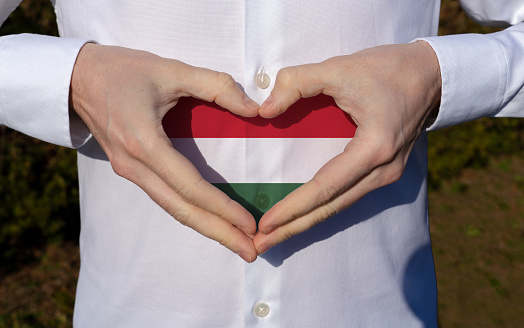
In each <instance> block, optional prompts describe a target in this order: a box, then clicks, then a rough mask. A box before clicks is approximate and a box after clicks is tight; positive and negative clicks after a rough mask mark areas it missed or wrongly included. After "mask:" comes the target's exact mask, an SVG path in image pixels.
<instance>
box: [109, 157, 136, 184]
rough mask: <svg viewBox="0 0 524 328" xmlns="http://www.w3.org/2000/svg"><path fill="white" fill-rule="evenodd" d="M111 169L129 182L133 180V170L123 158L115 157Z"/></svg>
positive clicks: (111, 161) (112, 159)
mask: <svg viewBox="0 0 524 328" xmlns="http://www.w3.org/2000/svg"><path fill="white" fill-rule="evenodd" d="M110 163H111V167H112V168H113V171H114V172H115V173H116V174H117V175H119V176H121V177H123V178H126V179H128V180H132V170H131V169H130V166H129V165H128V163H127V160H125V159H123V158H122V157H121V156H113V157H112V158H111V160H110Z"/></svg>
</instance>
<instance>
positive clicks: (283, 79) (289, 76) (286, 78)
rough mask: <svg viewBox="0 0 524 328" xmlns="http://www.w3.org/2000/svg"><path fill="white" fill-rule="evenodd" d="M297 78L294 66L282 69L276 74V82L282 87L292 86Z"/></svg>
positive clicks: (296, 69)
mask: <svg viewBox="0 0 524 328" xmlns="http://www.w3.org/2000/svg"><path fill="white" fill-rule="evenodd" d="M297 76H298V68H297V67H295V66H290V67H284V68H282V69H281V70H280V71H278V73H277V77H276V80H277V81H278V82H279V83H280V84H282V85H284V86H292V85H293V84H294V83H295V80H296V79H297Z"/></svg>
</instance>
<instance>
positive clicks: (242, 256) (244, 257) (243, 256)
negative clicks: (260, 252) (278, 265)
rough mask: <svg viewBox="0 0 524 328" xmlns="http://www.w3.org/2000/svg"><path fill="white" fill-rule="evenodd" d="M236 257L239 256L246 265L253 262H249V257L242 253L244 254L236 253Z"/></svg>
mask: <svg viewBox="0 0 524 328" xmlns="http://www.w3.org/2000/svg"><path fill="white" fill-rule="evenodd" d="M237 255H238V256H240V257H241V258H242V259H243V260H244V261H246V262H247V263H251V262H253V261H252V260H251V256H250V255H248V254H247V253H244V252H238V253H237Z"/></svg>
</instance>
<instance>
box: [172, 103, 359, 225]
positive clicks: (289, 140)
mask: <svg viewBox="0 0 524 328" xmlns="http://www.w3.org/2000/svg"><path fill="white" fill-rule="evenodd" d="M163 124H164V129H165V131H166V134H167V135H168V137H169V138H171V142H172V143H173V147H174V148H175V149H177V150H178V151H179V152H181V153H182V154H183V155H185V156H186V157H187V158H188V159H189V160H190V161H191V162H192V163H193V164H194V165H195V167H196V168H197V169H198V170H199V172H200V173H201V174H202V176H203V177H204V179H206V180H207V181H209V182H210V183H212V184H214V185H215V186H217V187H218V188H219V189H220V190H222V191H224V192H225V193H226V194H228V195H229V196H230V197H231V198H232V199H234V200H236V201H237V202H239V203H240V204H242V205H243V206H244V207H245V208H246V209H248V210H249V211H250V212H251V213H252V214H253V216H255V218H256V219H257V220H258V219H259V218H260V217H261V216H262V214H263V213H264V212H265V211H267V210H268V209H269V208H271V207H272V206H273V205H274V204H276V203H277V202H278V201H280V200H281V199H282V198H284V197H285V196H286V195H287V194H289V193H290V192H291V191H293V190H294V189H296V188H298V187H299V186H300V185H302V184H303V183H305V182H307V181H309V180H310V179H311V178H312V177H313V176H314V175H315V173H316V172H317V171H318V170H319V169H320V168H321V167H322V166H323V165H324V164H325V163H326V162H328V161H329V160H330V159H332V158H333V157H335V156H336V155H338V154H340V153H341V152H342V151H343V150H344V147H345V146H346V145H347V143H348V142H349V141H350V140H351V139H352V138H353V136H354V134H355V130H356V126H355V124H354V122H353V121H352V120H351V118H350V117H349V116H348V115H347V114H345V113H344V112H343V111H342V110H340V109H339V108H338V107H336V104H335V103H334V101H333V99H332V98H330V97H327V96H324V95H321V96H317V97H313V98H307V99H301V100H299V101H298V102H297V103H295V104H294V105H293V106H292V107H290V108H289V109H288V110H287V111H286V112H285V113H284V114H282V115H280V116H277V117H276V118H273V119H269V120H267V119H263V118H261V117H255V118H243V117H239V116H236V115H233V114H231V113H230V112H228V111H226V110H224V109H223V108H221V107H219V106H217V105H216V104H214V103H207V102H203V101H200V100H196V99H193V98H182V99H180V101H179V103H178V105H177V106H176V107H175V108H174V109H173V110H171V111H170V112H169V113H168V114H167V115H166V116H165V118H164V121H163Z"/></svg>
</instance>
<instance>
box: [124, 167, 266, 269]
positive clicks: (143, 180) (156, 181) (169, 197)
mask: <svg viewBox="0 0 524 328" xmlns="http://www.w3.org/2000/svg"><path fill="white" fill-rule="evenodd" d="M128 165H129V167H132V168H133V170H132V173H129V174H126V175H123V176H124V177H126V178H128V179H129V180H131V181H132V182H134V183H135V184H137V185H138V186H139V187H140V188H142V189H143V190H144V191H145V192H146V193H147V194H148V195H149V196H150V197H151V199H152V200H153V201H155V202H156V203H157V204H159V205H160V206H161V207H162V208H163V209H164V210H165V211H166V212H168V213H169V214H170V215H171V216H173V218H175V219H176V220H177V221H179V222H180V223H182V224H184V225H186V226H188V227H190V228H192V229H194V230H195V231H197V232H199V233H201V234H202V235H204V236H206V237H208V238H211V239H213V240H216V241H218V242H219V243H220V244H222V245H224V246H225V247H226V248H228V249H230V250H231V251H233V252H234V253H236V254H238V255H239V256H240V257H242V258H243V259H244V260H245V261H247V262H252V261H254V260H255V259H256V255H257V253H256V250H255V248H254V246H253V243H252V240H251V237H249V236H248V235H246V233H245V232H243V231H241V230H239V229H238V228H237V227H235V223H234V222H230V221H228V220H226V219H224V218H221V217H219V216H217V215H214V214H213V213H210V212H208V211H206V210H205V209H203V208H201V207H199V206H195V205H193V204H189V203H187V202H186V201H184V199H182V198H181V197H180V196H179V195H178V194H177V192H176V191H175V190H173V188H171V186H169V185H168V184H166V183H165V182H164V180H163V179H162V178H161V177H159V176H158V175H157V174H156V173H155V172H153V171H151V170H150V169H149V168H148V167H147V166H145V165H144V164H142V163H141V162H140V161H138V160H135V159H132V158H131V159H130V161H129V162H128ZM115 171H116V172H117V173H119V174H120V173H122V170H120V172H119V169H118V168H116V169H115ZM121 175H122V174H121ZM226 197H227V196H226ZM210 201H211V202H212V201H213V200H212V199H211V200H210Z"/></svg>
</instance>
